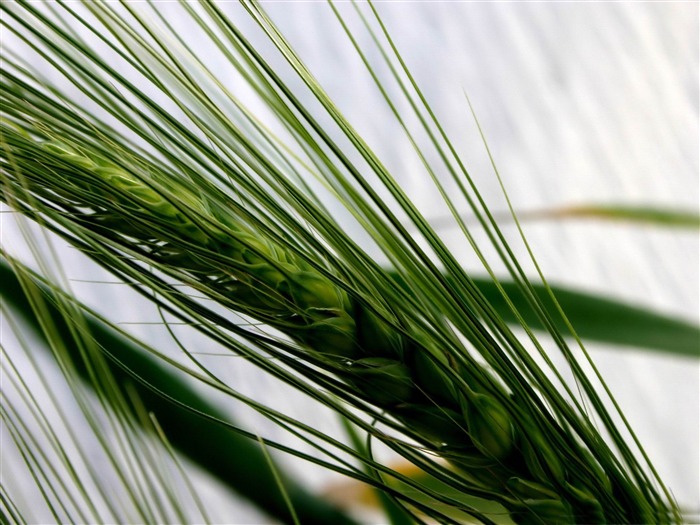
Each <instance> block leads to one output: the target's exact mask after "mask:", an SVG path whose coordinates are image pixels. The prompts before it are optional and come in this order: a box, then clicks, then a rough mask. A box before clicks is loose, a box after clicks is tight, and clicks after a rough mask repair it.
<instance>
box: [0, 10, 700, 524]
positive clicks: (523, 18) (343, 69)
mask: <svg viewBox="0 0 700 525" xmlns="http://www.w3.org/2000/svg"><path fill="white" fill-rule="evenodd" d="M264 5H265V8H266V9H268V10H269V12H270V15H271V16H272V18H273V20H275V21H276V22H277V23H278V24H279V25H280V27H281V29H282V30H283V32H284V34H285V35H286V36H287V37H288V38H289V39H290V41H291V42H292V44H293V45H294V47H295V48H296V50H297V51H298V53H299V54H300V55H301V56H302V57H303V58H304V60H305V61H306V63H307V65H308V66H309V68H310V69H311V71H312V72H313V73H314V74H315V75H316V76H317V78H318V79H319V81H320V82H321V83H322V85H323V86H324V87H325V88H326V89H327V90H328V92H329V94H330V95H331V97H332V98H334V99H335V101H336V102H337V104H338V106H339V107H340V109H341V110H342V111H343V112H344V113H345V114H346V115H347V116H348V117H349V118H350V120H351V121H352V122H353V124H354V125H356V126H357V128H358V129H359V130H360V132H361V133H362V134H363V135H364V137H365V139H366V140H367V142H368V143H369V144H370V145H371V146H372V147H373V148H375V150H376V151H377V152H378V154H379V155H380V157H381V158H382V159H383V160H384V161H385V162H386V164H387V165H388V166H389V168H390V169H391V170H392V172H393V173H394V174H395V175H396V176H397V178H399V179H400V180H401V182H402V184H404V186H405V188H406V189H407V191H408V193H409V195H411V196H412V197H413V198H414V199H415V200H416V201H417V202H419V203H420V206H421V209H422V210H423V211H424V212H425V214H426V215H427V216H429V217H431V218H433V219H435V224H439V223H440V218H441V217H443V216H445V213H446V212H445V210H444V206H442V205H441V204H440V200H439V196H438V195H437V194H436V193H435V191H434V190H432V189H431V188H430V182H429V181H427V180H426V179H425V177H424V175H423V169H422V167H421V166H420V164H419V163H418V162H417V160H416V159H415V156H414V155H413V154H412V153H411V151H410V145H409V144H408V143H407V142H406V141H405V140H403V139H401V138H400V137H399V132H398V129H397V127H396V125H395V123H394V122H393V121H392V118H391V116H390V114H389V112H388V109H387V108H386V106H384V105H383V104H382V103H381V99H380V97H379V95H378V93H377V92H376V90H375V89H374V87H373V85H372V84H371V82H370V81H369V77H368V75H367V74H366V72H365V71H364V70H363V69H362V65H361V63H360V61H359V59H358V58H357V56H356V54H355V53H354V51H353V49H352V48H351V46H350V45H349V42H348V41H347V39H346V38H345V37H344V35H343V34H342V32H341V29H340V27H339V25H338V24H337V22H336V21H335V19H334V18H333V15H332V13H331V12H330V10H329V9H328V7H327V5H325V3H321V2H318V3H317V2H268V3H265V4H264ZM222 7H223V8H224V9H227V8H228V4H222ZM338 7H339V9H341V11H347V12H348V13H350V10H351V6H350V5H349V4H338ZM158 9H162V10H163V11H164V12H166V11H167V10H168V3H163V4H162V7H161V5H159V6H158ZM232 9H233V6H232ZM377 9H378V11H379V13H380V15H381V16H382V18H383V21H384V22H385V24H386V26H387V29H388V31H389V32H390V33H391V35H392V37H393V38H394V39H395V43H396V46H397V48H398V49H399V50H400V52H401V54H402V56H403V58H404V59H405V61H406V63H407V65H408V67H409V68H410V70H411V72H412V73H413V75H414V76H415V78H416V80H417V82H418V84H419V85H420V87H421V89H422V90H423V91H424V93H425V95H426V98H427V99H428V101H429V102H430V103H431V104H432V105H433V108H434V110H435V112H436V114H437V116H438V118H439V119H440V121H441V123H442V124H443V125H444V126H445V128H446V129H447V131H448V133H449V135H450V137H451V138H452V140H453V141H454V143H455V145H456V146H457V148H458V150H459V153H460V154H461V155H462V157H463V159H464V160H465V162H466V165H467V167H468V169H469V170H470V172H471V174H472V175H473V176H474V178H475V179H476V181H477V183H478V184H479V186H480V189H481V190H482V191H483V193H484V196H485V197H486V198H487V200H488V202H489V204H490V205H491V206H492V208H493V209H494V210H503V211H504V212H505V211H506V210H507V208H506V204H505V202H504V201H503V198H502V195H501V193H500V188H499V185H498V180H497V178H496V176H495V175H494V172H493V169H492V168H491V166H490V162H489V159H488V156H487V155H486V151H485V147H484V145H483V143H482V142H481V140H480V138H479V134H478V131H477V128H476V124H475V121H474V118H473V117H472V116H471V114H470V111H469V107H468V104H467V100H466V97H465V93H466V94H467V95H468V96H469V98H470V100H471V102H472V104H473V107H474V110H475V112H476V115H477V117H478V119H479V123H480V124H481V126H482V128H483V131H484V134H485V136H486V140H487V141H488V145H489V147H490V149H491V152H492V153H493V157H494V159H495V162H496V164H497V166H498V169H499V172H500V175H501V177H502V179H503V182H504V184H505V187H506V189H507V191H508V193H509V196H510V198H511V201H512V203H513V206H514V208H515V210H516V211H521V212H527V211H537V210H543V209H548V208H553V207H560V206H568V205H578V204H613V203H614V204H627V205H649V206H658V207H668V208H674V209H679V210H681V209H683V210H689V211H697V210H698V203H699V199H700V193H699V181H698V139H699V131H698V116H699V110H698V37H699V34H698V23H699V22H698V11H699V6H698V4H697V3H695V2H538V3H529V2H528V3H519V2H492V3H490V2H475V3H471V2H463V3H461V2H460V3H457V2H429V1H425V2H408V1H406V2H380V3H378V4H377ZM183 29H186V28H184V27H183ZM357 38H358V39H359V40H360V42H361V44H367V45H368V44H369V40H368V36H367V35H364V34H363V33H361V32H358V33H357ZM370 58H372V59H374V60H376V59H377V58H378V57H377V56H376V55H375V56H371V57H370ZM465 213H467V210H465ZM523 224H524V230H525V233H526V235H527V237H528V240H529V242H530V243H531V246H532V248H533V250H534V253H535V254H536V257H537V259H538V262H539V263H540V265H541V267H542V269H543V271H544V273H545V275H546V276H547V277H548V278H549V279H550V280H551V281H552V282H555V283H559V284H566V285H571V286H575V287H577V288H583V289H586V290H589V291H592V292H597V293H601V294H605V295H608V296H610V297H614V298H617V299H622V300H625V301H628V302H630V303H635V304H638V305H641V306H645V307H650V308H653V309H655V310H657V311H660V312H664V313H668V314H672V315H674V316H677V317H680V318H683V319H686V320H689V321H692V322H695V323H697V322H698V320H699V312H700V293H699V288H700V283H699V275H700V259H699V257H700V256H699V253H700V244H699V239H698V232H697V231H696V230H692V229H690V230H678V229H664V228H661V227H658V226H640V225H631V224H628V223H619V222H610V221H600V220H551V219H550V220H540V221H526V222H524V223H523ZM505 228H506V231H507V232H509V233H510V234H512V235H514V237H513V238H515V233H516V231H515V230H514V229H513V228H512V226H505ZM441 233H442V234H443V235H444V236H445V238H446V239H448V241H450V242H451V247H452V248H453V249H454V250H455V251H456V252H457V253H459V254H460V257H461V258H462V259H463V263H464V265H465V266H466V267H468V268H470V269H473V271H474V272H475V273H482V274H483V270H482V271H481V272H480V271H479V265H478V262H477V261H476V258H475V257H474V256H473V255H472V254H471V253H470V250H469V247H468V246H467V245H466V243H464V242H463V241H461V240H460V237H459V236H458V233H457V232H456V231H452V230H450V229H449V228H445V229H444V230H443V231H441ZM2 241H3V244H4V245H5V247H6V248H8V249H10V250H11V251H12V250H15V251H16V252H18V253H22V252H23V251H24V249H23V247H22V246H21V244H22V243H21V241H20V240H19V237H18V234H17V229H16V228H15V226H14V225H13V223H12V221H11V219H10V218H8V217H6V216H3V240H2ZM59 249H60V252H61V254H62V258H63V259H62V260H63V261H64V264H65V269H66V273H67V275H68V277H69V278H71V279H73V280H74V282H73V289H74V290H75V291H76V292H77V293H79V295H80V296H81V297H83V298H84V299H85V300H86V302H88V303H89V304H91V305H92V306H94V307H95V308H96V309H98V310H102V311H105V312H107V313H109V314H110V316H111V318H113V319H118V320H119V321H120V322H122V323H124V326H125V327H127V328H128V329H129V330H131V331H133V332H134V333H137V334H139V335H141V336H143V337H145V338H146V339H149V340H152V341H154V342H156V343H157V342H158V341H162V333H161V332H160V330H159V328H158V327H157V326H155V325H150V324H147V323H149V322H154V323H157V322H158V321H159V318H158V314H157V312H154V311H152V310H149V309H148V308H147V307H146V305H143V307H142V305H141V303H140V302H138V301H139V299H138V298H137V297H135V296H133V294H130V293H129V292H128V291H127V290H123V289H121V287H119V286H118V285H107V284H102V285H95V284H90V283H85V282H82V281H83V280H100V279H101V280H106V279H108V277H105V275H104V274H102V273H101V272H100V271H99V270H97V269H95V268H94V267H92V266H90V265H89V264H88V263H86V261H85V260H84V259H83V258H82V257H80V256H79V255H77V254H76V253H75V252H74V251H73V250H71V249H69V248H66V247H64V246H59ZM519 254H520V255H522V256H526V253H525V251H524V250H522V253H520V252H519ZM533 275H534V274H533ZM78 280H81V281H80V282H78ZM182 337H183V340H184V341H185V342H187V341H188V338H189V337H192V338H194V336H192V335H188V334H186V333H184V332H183V334H182ZM193 340H194V339H193ZM3 344H7V342H6V341H3ZM588 348H589V350H590V352H591V354H592V355H593V358H594V359H595V361H596V363H597V364H598V366H599V367H600V369H601V371H602V373H603V375H604V377H605V378H606V379H607V381H608V384H609V386H610V387H611V389H612V391H613V393H614V395H615V397H616V399H617V400H618V401H619V403H620V405H621V406H622V409H623V410H624V412H625V414H626V415H627V416H628V418H629V419H630V421H631V423H632V426H633V427H634V429H635V430H636V432H637V434H638V436H640V438H641V439H642V441H643V444H644V446H645V449H646V451H647V452H648V454H649V455H650V457H651V458H652V461H653V462H654V463H655V465H656V467H657V468H658V470H659V472H660V474H661V477H662V478H663V479H664V480H666V482H667V483H668V484H669V485H670V487H671V489H672V490H673V493H674V494H675V496H676V497H677V498H678V501H679V502H680V504H681V505H682V506H685V507H689V508H691V509H697V508H698V507H699V506H700V501H699V491H700V488H699V479H700V470H699V468H700V454H699V447H698V443H700V432H699V423H698V421H699V414H700V368H699V366H698V362H697V360H693V359H684V358H679V357H671V356H666V355H656V354H653V353H650V352H648V351H646V352H642V351H638V350H634V349H620V348H611V347H606V346H604V345H599V344H589V345H588ZM211 364H212V365H213V366H217V367H218V369H219V370H221V371H222V373H223V374H224V376H225V377H227V378H228V380H229V381H230V383H231V385H232V386H234V387H235V388H237V389H239V390H241V391H242V392H244V393H246V394H248V395H251V397H255V398H256V399H260V400H261V401H264V402H266V403H268V404H271V405H273V406H274V407H275V408H277V409H278V410H280V411H282V412H286V413H288V414H290V415H292V416H295V417H298V418H301V419H308V418H309V417H310V416H309V413H310V412H313V411H316V410H317V409H316V407H315V406H314V405H313V404H311V402H310V401H307V400H306V399H305V398H303V397H302V396H299V395H295V394H294V393H290V392H288V390H287V389H285V388H284V387H283V386H281V385H279V384H278V383H277V382H276V381H274V380H272V379H270V378H269V377H266V376H264V375H263V374H262V373H260V372H257V371H254V370H251V369H250V367H248V366H246V365H245V364H243V363H239V362H237V361H235V360H232V359H230V358H229V359H225V358H219V359H218V360H217V359H216V358H212V361H211ZM236 416H237V418H238V419H239V420H240V421H243V422H245V423H246V424H248V425H250V426H251V428H255V429H256V431H258V432H260V433H261V434H263V435H268V436H269V435H272V436H276V435H277V436H281V431H280V430H279V429H277V428H276V427H274V426H273V425H271V424H270V423H266V422H265V421H263V420H262V419H261V418H260V417H259V416H257V415H256V414H253V413H252V412H248V411H245V410H243V409H240V410H238V409H236ZM311 419H312V420H314V421H315V423H316V424H317V425H318V427H319V428H323V429H334V428H337V421H335V419H334V417H333V415H332V414H330V413H328V412H325V411H322V410H318V411H317V415H316V416H311ZM3 438H4V445H3V446H4V447H9V446H10V445H9V444H8V440H7V439H6V436H3ZM3 455H4V452H3ZM280 460H281V461H282V462H283V463H284V464H285V465H286V466H288V467H289V468H291V469H292V470H293V471H295V472H296V473H297V475H298V476H299V477H300V478H302V479H304V480H305V481H306V482H308V484H309V485H310V486H312V487H313V488H314V489H315V490H317V491H319V492H322V491H324V490H326V489H327V488H328V486H329V485H334V484H337V483H339V482H340V481H339V480H337V479H335V478H333V477H332V476H331V475H330V474H329V473H327V472H325V471H322V470H320V469H317V468H311V467H308V466H307V465H305V464H301V463H299V462H298V461H292V460H289V459H285V458H280ZM6 479H7V478H6ZM195 479H197V480H201V483H202V485H201V486H202V487H203V490H202V493H203V497H204V498H205V500H206V501H208V502H210V503H211V513H212V515H213V517H214V518H215V519H216V521H218V522H221V523H224V522H225V523H236V524H244V523H264V522H266V518H264V517H263V516H262V515H261V514H259V513H258V512H257V511H256V510H255V509H253V508H251V507H250V506H248V505H247V504H246V503H244V502H242V501H238V500H236V499H235V498H231V497H230V496H229V494H228V493H227V492H226V491H224V490H223V489H221V488H217V487H216V486H215V485H213V484H209V483H208V482H206V476H205V475H204V474H201V473H198V474H197V473H196V474H195ZM366 519H367V520H370V521H371V519H373V518H369V517H368V518H366Z"/></svg>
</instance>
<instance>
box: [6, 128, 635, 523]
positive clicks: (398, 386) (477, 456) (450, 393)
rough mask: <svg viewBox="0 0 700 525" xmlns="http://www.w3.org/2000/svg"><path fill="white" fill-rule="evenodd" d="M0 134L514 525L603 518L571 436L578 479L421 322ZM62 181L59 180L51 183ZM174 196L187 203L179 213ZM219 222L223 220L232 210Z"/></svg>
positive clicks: (31, 185) (99, 217)
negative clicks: (428, 338) (439, 461)
mask: <svg viewBox="0 0 700 525" xmlns="http://www.w3.org/2000/svg"><path fill="white" fill-rule="evenodd" d="M8 133H9V132H8ZM11 142H12V153H13V155H14V157H15V158H24V159H25V162H26V164H25V165H24V169H23V171H24V172H25V173H27V174H29V175H28V177H27V180H28V181H29V182H28V189H29V190H30V191H32V190H36V191H39V189H40V190H41V191H46V190H49V191H51V192H53V194H54V195H55V197H54V198H53V202H54V203H55V204H57V205H59V206H63V207H65V208H66V209H72V210H74V213H76V210H80V211H79V212H78V214H77V216H73V217H72V220H74V221H77V222H79V223H80V224H82V225H85V226H86V227H88V228H90V227H91V226H90V225H91V224H94V225H99V226H101V227H103V228H104V227H107V230H104V231H102V235H104V236H106V237H108V238H111V239H113V240H119V241H121V242H124V243H129V242H130V239H133V238H135V239H136V240H137V242H138V250H139V251H140V253H141V254H142V255H143V256H144V257H145V258H147V259H149V260H151V261H153V262H154V263H158V264H166V265H168V266H169V267H170V268H171V269H176V270H180V271H182V272H184V273H186V274H188V275H189V276H190V277H191V278H192V279H195V280H196V281H197V282H198V283H199V286H198V287H199V289H200V290H202V291H204V292H205V293H210V294H212V296H213V297H217V296H221V295H223V296H224V297H225V298H226V299H227V300H228V303H229V305H230V306H231V307H232V308H234V309H236V310H238V311H239V312H242V313H245V314H247V315H250V316H252V317H254V318H256V319H259V320H261V321H264V322H265V323H267V324H269V325H271V326H273V327H275V328H277V329H278V330H280V331H282V332H283V333H286V334H287V335H288V336H290V337H291V338H293V339H295V340H296V341H298V342H299V343H300V344H301V345H302V348H304V349H305V350H306V352H307V356H308V359H310V360H311V362H313V363H315V364H316V365H319V364H320V365H321V366H323V367H325V368H326V369H327V370H328V371H329V372H330V373H332V374H334V375H336V376H337V377H339V378H341V379H342V380H343V381H344V382H345V383H346V384H347V386H348V388H350V389H351V390H352V391H353V392H354V394H355V395H357V396H359V397H361V398H362V399H364V400H366V401H368V402H370V403H373V404H375V405H377V406H378V407H381V408H382V409H384V410H386V411H387V412H388V413H389V414H391V415H393V416H394V417H395V418H396V419H398V420H399V421H401V422H402V424H404V425H405V426H406V427H407V428H408V429H411V430H412V431H413V432H414V433H415V436H416V437H417V438H418V439H419V440H420V441H421V442H422V443H423V444H424V446H426V447H428V448H429V449H431V450H432V451H433V452H434V453H436V454H439V455H440V454H441V455H443V457H445V459H448V460H449V461H450V462H451V463H452V464H453V465H454V466H455V467H456V468H457V469H458V470H460V471H462V472H464V474H465V475H467V476H468V479H469V480H470V483H471V486H472V487H473V490H475V491H476V492H477V493H479V494H480V495H484V494H492V496H491V497H493V498H495V499H497V500H498V501H499V502H500V503H502V504H503V505H504V506H506V508H508V510H509V511H510V512H511V517H512V518H513V519H514V520H515V521H516V522H517V523H523V524H530V523H533V524H534V523H543V522H544V523H574V522H578V519H579V518H577V517H579V516H586V519H591V520H593V521H591V523H594V522H595V523H606V522H608V521H610V519H609V518H608V517H606V515H605V510H604V507H603V505H604V504H605V501H606V500H611V501H613V500H615V499H616V498H618V497H619V496H620V495H621V494H616V493H615V492H619V491H620V490H621V489H622V487H616V489H617V490H616V491H615V492H614V491H611V490H610V487H611V485H610V481H609V479H608V477H607V475H606V474H605V473H604V472H602V471H601V470H600V469H599V468H596V465H597V463H596V461H595V460H594V459H593V458H592V456H590V454H588V455H586V454H585V452H584V451H583V450H581V451H577V448H578V447H577V446H575V445H573V444H572V443H569V445H568V446H569V447H570V448H572V449H573V450H572V453H575V454H577V455H578V456H579V462H580V463H581V465H580V467H579V468H586V469H587V474H586V477H585V479H582V478H580V477H579V476H577V475H572V474H571V473H569V472H567V470H566V469H565V468H564V467H563V465H562V463H561V462H560V461H559V459H558V457H559V451H555V450H554V449H552V448H551V446H550V444H549V443H547V442H546V440H545V439H544V437H543V436H542V435H541V434H540V433H539V431H537V430H536V429H530V428H527V429H523V428H522V427H520V426H518V425H516V424H515V422H514V421H513V419H512V417H511V415H510V412H509V409H508V408H507V407H506V405H504V403H503V402H502V401H500V400H499V398H498V397H496V396H495V395H493V393H488V392H501V393H502V392H503V389H502V388H501V387H500V386H498V385H496V384H495V383H494V384H486V385H485V384H483V382H479V383H475V382H474V377H481V378H483V377H489V373H488V372H487V371H486V370H483V371H478V370H476V369H473V368H472V369H469V370H468V369H466V368H465V367H464V366H462V365H458V364H456V363H452V362H450V360H449V359H448V358H447V356H446V355H445V354H444V353H442V352H440V351H439V350H437V349H436V348H435V347H434V346H424V345H423V344H421V343H418V341H421V340H425V338H423V337H422V336H420V332H418V334H419V335H418V336H416V337H411V335H410V334H411V331H412V329H411V327H410V326H404V328H403V332H404V333H405V335H402V332H397V331H396V330H395V329H392V325H394V324H399V325H400V324H402V323H399V321H398V319H395V318H394V319H393V320H392V319H389V321H390V322H391V324H390V323H389V322H387V321H385V320H381V319H380V318H378V317H377V316H376V315H374V314H372V313H371V312H369V311H368V310H366V309H365V308H363V307H362V306H361V305H360V304H359V303H358V302H357V301H353V300H352V299H351V298H350V297H349V295H348V294H347V293H346V292H345V291H344V290H343V289H341V288H340V287H339V286H337V285H335V284H334V283H333V282H332V281H331V280H330V279H329V278H327V277H325V276H324V275H322V274H320V273H319V272H317V271H315V270H314V269H313V268H312V267H311V266H309V265H308V264H306V263H305V262H303V260H301V259H299V258H298V257H297V256H296V255H295V254H294V253H291V252H289V251H288V250H286V249H285V248H283V247H282V246H280V245H277V244H275V243H274V242H272V241H271V240H269V239H266V238H265V236H264V235H254V234H253V233H252V232H251V231H250V230H249V229H248V228H247V227H246V226H245V225H243V224H240V225H239V226H238V227H237V228H236V227H233V228H231V227H224V225H223V224H219V225H217V218H216V217H215V216H214V215H212V214H210V213H209V212H208V211H207V210H208V209H210V208H211V206H210V205H209V203H206V202H203V201H201V200H198V197H197V196H196V195H194V194H191V193H188V192H187V190H186V189H184V188H180V190H179V191H177V192H174V193H173V196H168V197H165V196H163V195H162V194H161V193H159V192H158V191H157V190H156V189H155V187H156V185H155V182H156V181H150V182H151V184H153V186H151V185H149V184H148V183H147V182H146V181H147V177H145V176H137V175H135V174H133V173H129V172H128V171H126V170H125V169H124V168H121V167H119V166H118V165H116V164H113V163H110V162H108V161H106V160H105V159H103V158H97V157H91V156H90V155H89V154H87V153H86V152H83V151H80V150H79V149H77V148H74V147H71V146H69V145H67V144H65V143H57V142H55V141H40V142H35V141H33V140H31V139H27V138H22V137H20V136H19V135H15V136H13V137H12V138H11ZM37 149H38V150H39V151H41V152H43V153H42V154H41V155H40V156H39V158H40V160H39V161H35V162H32V161H31V160H30V159H31V157H32V155H30V154H25V151H27V152H30V151H32V150H34V151H36V150H37ZM49 166H50V168H51V170H52V171H54V172H58V173H59V174H60V175H61V176H60V177H57V178H55V179H53V180H55V181H58V183H52V182H51V180H47V179H42V180H38V179H36V178H35V177H33V176H32V174H38V173H40V172H41V170H42V169H45V168H47V167H49ZM66 180H70V181H72V182H71V183H69V184H61V183H60V181H66ZM93 187H99V188H100V190H99V192H100V196H101V198H102V199H101V200H99V201H91V202H81V196H83V195H85V193H84V192H85V191H86V190H87V189H88V188H93ZM59 195H60V196H61V197H58V196H59ZM170 199H173V200H172V201H171V200H170ZM96 202H99V204H96ZM185 203H186V205H187V206H186V208H188V210H189V212H190V213H185V212H184V208H185V206H184V205H185ZM130 214H136V215H138V217H139V223H138V224H136V223H134V224H130V221H129V220H128V219H127V217H129V216H130ZM190 215H191V216H192V217H195V216H197V217H198V219H196V220H195V219H194V218H190ZM149 221H152V224H151V225H149ZM226 222H227V223H228V224H235V217H229V218H228V219H227V221H226ZM223 231H226V232H227V234H226V235H223V234H222V232H223ZM193 245H194V246H196V255H195V256H192V255H191V253H192V246H193ZM163 254H166V255H163ZM179 261H182V262H183V264H182V265H181V266H180V267H178V262H179ZM185 261H186V262H185ZM506 399H508V400H509V402H513V399H512V398H510V397H509V396H506ZM563 487H565V489H563ZM629 488H630V487H625V488H624V490H629ZM629 501H630V502H632V501H635V500H634V499H630V500H629ZM625 513H629V515H631V516H645V515H646V513H647V510H646V509H645V508H644V507H642V508H638V509H635V508H627V509H625Z"/></svg>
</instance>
